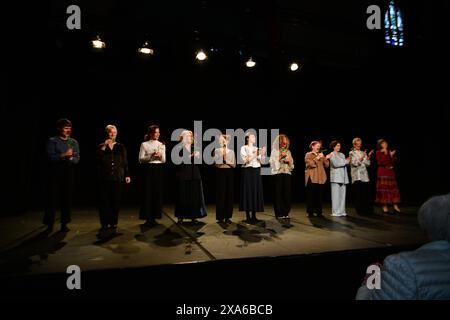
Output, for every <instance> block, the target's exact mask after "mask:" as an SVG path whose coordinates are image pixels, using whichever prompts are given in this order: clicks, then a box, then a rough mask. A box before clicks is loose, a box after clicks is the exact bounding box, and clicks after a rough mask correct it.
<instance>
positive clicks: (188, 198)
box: [175, 130, 207, 223]
mask: <svg viewBox="0 0 450 320" xmlns="http://www.w3.org/2000/svg"><path fill="white" fill-rule="evenodd" d="M180 142H181V144H182V152H183V154H184V155H187V156H185V157H183V162H182V163H181V164H179V165H178V169H177V173H176V179H177V200H176V203H175V216H176V217H177V218H178V223H182V222H183V219H191V220H192V222H193V223H197V222H198V221H197V219H198V218H203V217H205V216H206V215H207V213H206V206H205V199H204V197H203V186H202V178H201V175H200V170H199V168H198V166H197V165H196V164H195V163H194V159H195V158H197V159H198V158H200V152H199V151H197V150H195V148H194V147H195V146H193V142H194V139H193V134H192V131H188V130H185V131H183V132H182V133H181V135H180Z"/></svg>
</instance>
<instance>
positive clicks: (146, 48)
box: [92, 36, 302, 72]
mask: <svg viewBox="0 0 450 320" xmlns="http://www.w3.org/2000/svg"><path fill="white" fill-rule="evenodd" d="M92 47H93V48H94V49H97V50H102V49H104V48H105V47H106V43H105V42H104V41H102V40H101V39H100V37H99V36H97V38H96V39H95V40H92ZM138 52H139V53H141V54H144V55H149V56H152V55H154V54H155V51H154V50H153V49H152V48H151V47H150V45H149V43H148V41H145V43H144V45H143V46H142V47H140V48H138ZM207 59H208V55H207V53H206V52H205V51H204V50H203V49H199V50H198V51H197V52H196V53H195V60H196V61H197V62H199V63H201V62H203V61H205V60H207ZM256 64H257V63H256V61H255V60H253V58H252V57H249V58H248V60H247V61H246V62H245V66H246V67H247V68H254V67H256ZM301 67H302V66H301V64H299V63H297V62H291V63H290V65H289V70H290V71H292V72H295V71H298V70H301Z"/></svg>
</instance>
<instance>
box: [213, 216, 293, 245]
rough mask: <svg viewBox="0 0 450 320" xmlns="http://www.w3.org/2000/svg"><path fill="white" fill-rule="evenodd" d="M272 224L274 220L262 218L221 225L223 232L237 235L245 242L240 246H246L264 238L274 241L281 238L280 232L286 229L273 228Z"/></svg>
mask: <svg viewBox="0 0 450 320" xmlns="http://www.w3.org/2000/svg"><path fill="white" fill-rule="evenodd" d="M286 223H287V222H286ZM272 224H273V222H272V221H262V220H261V221H258V222H253V223H247V222H246V221H241V222H239V223H234V222H233V223H231V224H227V225H221V224H219V225H220V226H221V227H222V228H223V229H224V231H223V234H225V235H228V236H237V237H238V238H239V239H240V240H242V241H243V242H244V244H242V245H238V247H245V246H247V245H248V243H258V242H261V241H263V240H265V241H274V240H275V239H280V237H279V236H280V233H282V232H284V231H285V229H280V230H276V229H275V228H271V226H272Z"/></svg>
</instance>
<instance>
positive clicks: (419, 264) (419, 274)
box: [356, 240, 450, 300]
mask: <svg viewBox="0 0 450 320" xmlns="http://www.w3.org/2000/svg"><path fill="white" fill-rule="evenodd" d="M356 299H358V300H411V299H413V300H416V299H419V300H424V299H426V300H436V299H450V242H448V241H445V240H441V241H434V242H431V243H428V244H426V245H424V246H422V247H421V248H419V249H417V250H416V251H410V252H401V253H399V254H394V255H391V256H389V257H387V258H386V260H385V261H384V264H383V268H382V269H381V288H380V289H379V290H377V289H373V290H369V289H367V287H366V286H362V287H361V288H360V289H359V291H358V294H357V296H356Z"/></svg>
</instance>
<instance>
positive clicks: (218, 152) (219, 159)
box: [214, 148, 236, 168]
mask: <svg viewBox="0 0 450 320" xmlns="http://www.w3.org/2000/svg"><path fill="white" fill-rule="evenodd" d="M223 152H224V149H223V148H217V149H215V150H214V162H215V164H216V167H218V168H234V167H236V158H235V156H234V151H233V150H231V149H229V148H226V151H225V152H226V159H224V158H223Z"/></svg>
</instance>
